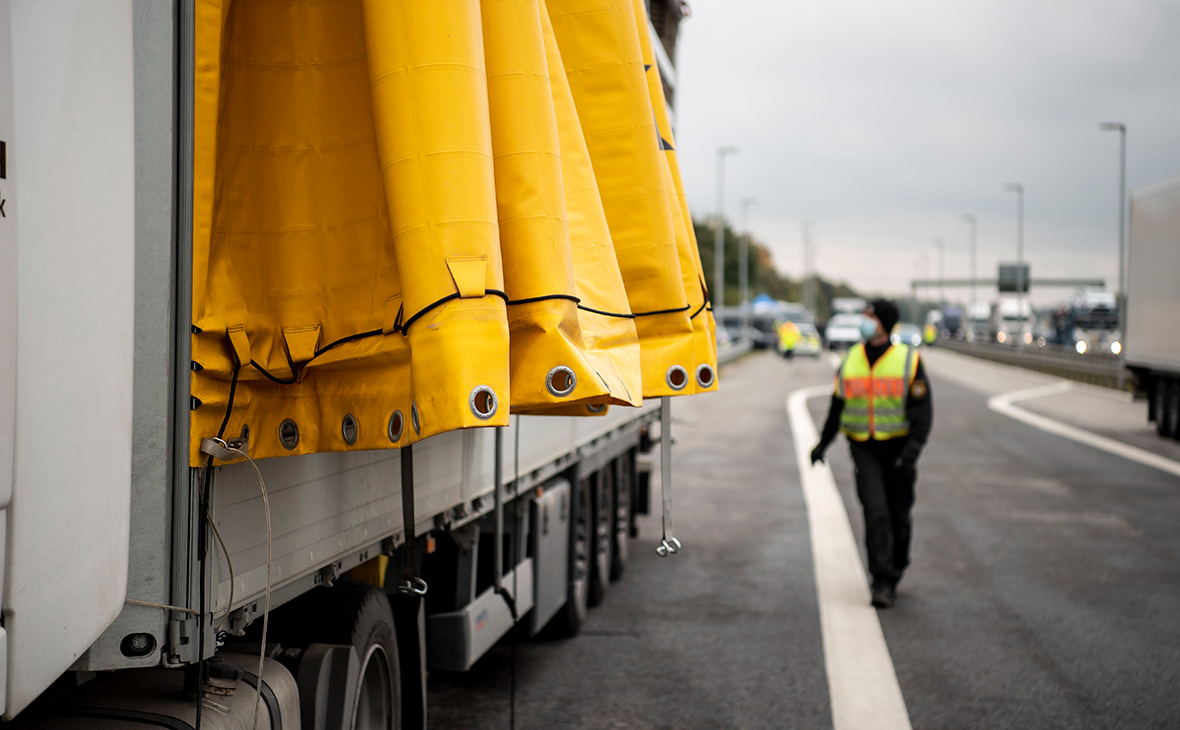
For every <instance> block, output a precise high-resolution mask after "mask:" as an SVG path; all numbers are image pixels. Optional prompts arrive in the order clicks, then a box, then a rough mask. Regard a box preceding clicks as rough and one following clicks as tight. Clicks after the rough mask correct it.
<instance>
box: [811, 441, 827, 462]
mask: <svg viewBox="0 0 1180 730" xmlns="http://www.w3.org/2000/svg"><path fill="white" fill-rule="evenodd" d="M827 449H828V447H827V445H826V444H816V445H815V448H814V449H812V450H811V465H812V466H815V462H817V461H823V460H824V452H825V451H827Z"/></svg>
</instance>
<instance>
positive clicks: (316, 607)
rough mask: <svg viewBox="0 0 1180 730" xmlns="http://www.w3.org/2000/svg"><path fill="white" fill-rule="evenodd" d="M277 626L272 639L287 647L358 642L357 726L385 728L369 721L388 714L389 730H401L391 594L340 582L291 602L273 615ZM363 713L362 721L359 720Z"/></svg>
mask: <svg viewBox="0 0 1180 730" xmlns="http://www.w3.org/2000/svg"><path fill="white" fill-rule="evenodd" d="M271 622H272V623H271V631H270V632H269V634H270V636H269V637H268V640H274V641H277V642H279V643H280V644H282V645H283V647H284V648H291V647H297V648H306V647H307V646H308V645H309V644H352V646H353V647H354V648H355V649H356V653H357V659H359V660H360V664H361V672H360V674H359V675H358V676H359V677H360V682H361V685H360V688H359V689H360V691H358V693H357V697H358V699H357V705H358V706H357V707H356V708H354V716H353V720H352V721H353V723H355V725H354V726H355V727H362V728H368V727H375V726H376V727H384V725H383V724H381V723H378V724H377V725H374V724H373V723H372V722H369V723H366V722H364V721H363V717H364V714H365V713H366V712H368V713H369V714H370V716H373V715H380V716H385V715H386V714H388V715H389V718H390V720H391V722H390V724H388V726H387V727H388V728H389V730H397V729H398V728H400V727H401V704H402V703H401V673H400V670H399V665H398V653H397V633H396V630H395V629H394V624H393V612H392V611H391V610H390V607H389V599H388V598H387V597H386V596H385V591H383V590H382V589H381V588H378V587H377V586H373V585H369V584H367V583H350V582H347V581H339V582H337V583H336V584H335V585H334V586H332V587H331V588H316V589H315V590H312V591H308V592H307V593H305V594H303V595H302V596H300V597H299V598H297V599H295V600H294V601H291V602H290V603H288V604H286V605H285V606H283V607H282V610H281V611H279V612H276V613H275V614H274V615H273V616H272V617H271ZM270 637H273V639H270ZM383 689H384V690H386V691H385V692H382V690H383ZM383 702H384V703H388V706H387V708H383V706H382V703H383ZM386 709H387V711H388V712H386ZM358 715H359V716H361V722H357V720H358V717H357V716H358Z"/></svg>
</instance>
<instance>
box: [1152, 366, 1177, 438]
mask: <svg viewBox="0 0 1180 730" xmlns="http://www.w3.org/2000/svg"><path fill="white" fill-rule="evenodd" d="M1170 390H1171V381H1169V380H1168V379H1167V378H1156V379H1155V385H1154V387H1152V389H1151V410H1152V411H1153V415H1154V416H1155V432H1156V433H1157V434H1159V435H1160V436H1163V437H1165V438H1166V437H1168V436H1171V435H1172V432H1171V430H1170V429H1171V426H1172V424H1171V419H1170V418H1169V416H1170V414H1169V413H1168V402H1169V401H1170V400H1171V399H1170V398H1169V397H1168V396H1169V391H1170Z"/></svg>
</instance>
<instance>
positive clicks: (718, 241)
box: [713, 147, 738, 316]
mask: <svg viewBox="0 0 1180 730" xmlns="http://www.w3.org/2000/svg"><path fill="white" fill-rule="evenodd" d="M737 151H738V148H737V147H718V148H717V220H716V221H715V222H714V224H713V226H714V228H713V288H714V289H715V290H716V291H715V292H714V293H715V294H716V299H714V300H713V307H714V308H715V310H716V312H717V314H718V316H720V314H721V307H724V306H725V156H726V155H736V154H737Z"/></svg>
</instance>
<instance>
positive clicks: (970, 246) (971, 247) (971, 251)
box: [963, 213, 975, 307]
mask: <svg viewBox="0 0 1180 730" xmlns="http://www.w3.org/2000/svg"><path fill="white" fill-rule="evenodd" d="M963 220H965V221H966V222H967V223H968V224H969V225H970V226H971V237H970V238H969V239H968V240H967V256H968V257H969V258H970V259H971V301H969V302H968V303H967V306H968V307H970V306H971V305H972V304H975V216H974V215H972V214H971V213H964V214H963Z"/></svg>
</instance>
